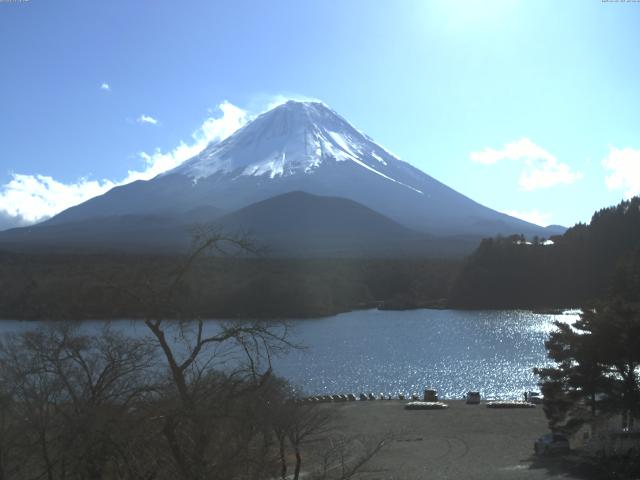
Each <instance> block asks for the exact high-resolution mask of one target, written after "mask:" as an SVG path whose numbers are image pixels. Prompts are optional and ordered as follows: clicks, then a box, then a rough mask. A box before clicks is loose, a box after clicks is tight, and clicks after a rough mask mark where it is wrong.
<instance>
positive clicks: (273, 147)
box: [165, 101, 422, 193]
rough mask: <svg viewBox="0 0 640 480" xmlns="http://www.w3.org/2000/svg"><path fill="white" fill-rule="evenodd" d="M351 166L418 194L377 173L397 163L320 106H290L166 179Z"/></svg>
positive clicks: (266, 116)
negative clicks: (328, 164)
mask: <svg viewBox="0 0 640 480" xmlns="http://www.w3.org/2000/svg"><path fill="white" fill-rule="evenodd" d="M332 161H333V162H353V163H355V164H356V165H359V166H361V167H362V168H365V169H366V170H368V171H370V172H372V173H374V174H376V175H379V176H381V177H382V178H386V179H387V180H389V181H392V182H396V183H398V184H400V185H403V186H405V187H407V188H410V189H412V190H414V191H416V192H418V193H422V192H421V191H420V190H418V189H417V188H415V187H413V186H411V185H407V184H405V183H403V182H401V181H399V180H397V179H394V178H392V177H390V176H389V175H387V174H385V173H383V172H382V171H381V170H382V169H384V167H387V166H388V163H389V162H390V161H391V162H394V161H395V162H398V161H400V160H399V159H398V158H396V157H394V156H393V155H391V154H390V153H389V152H387V151H386V150H385V149H384V148H382V147H380V146H379V145H377V144H376V143H375V142H373V141H372V140H371V139H370V138H369V137H367V136H366V135H363V134H362V133H360V132H359V131H358V130H356V129H355V128H354V127H352V126H351V125H350V124H349V123H348V122H347V121H346V120H344V119H343V118H342V117H341V116H340V115H338V114H337V113H336V112H334V111H333V110H331V109H329V107H327V106H326V105H325V104H324V103H321V102H297V101H289V102H287V103H285V104H283V105H280V106H279V107H276V108H275V109H274V110H271V111H268V112H266V113H263V114H262V115H260V116H259V117H258V118H256V119H255V120H254V121H253V122H251V123H249V124H247V125H245V126H244V127H243V128H241V129H240V130H238V131H237V132H236V133H235V134H233V135H232V136H231V137H230V138H228V139H227V140H225V141H224V142H221V143H217V144H212V145H209V146H208V147H207V148H205V149H204V151H202V152H201V153H200V154H199V155H197V156H196V157H194V158H193V159H191V160H189V161H187V162H185V163H184V164H182V165H180V166H179V167H177V168H175V169H174V170H172V171H170V172H167V173H166V174H165V175H170V174H174V173H177V174H182V175H186V176H188V177H190V178H192V179H193V180H194V181H196V182H197V181H198V180H199V179H201V178H207V177H210V176H211V175H214V174H216V173H223V174H231V173H234V174H236V175H247V176H263V175H266V176H267V177H268V178H275V177H278V176H279V177H283V176H291V175H297V174H307V175H312V174H314V172H315V171H316V170H317V169H318V168H319V167H320V166H321V165H322V164H323V163H325V162H332Z"/></svg>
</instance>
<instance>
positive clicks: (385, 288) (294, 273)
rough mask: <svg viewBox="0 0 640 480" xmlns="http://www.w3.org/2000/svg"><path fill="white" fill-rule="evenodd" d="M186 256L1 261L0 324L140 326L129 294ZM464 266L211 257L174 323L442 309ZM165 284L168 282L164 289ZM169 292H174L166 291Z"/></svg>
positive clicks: (198, 269)
mask: <svg viewBox="0 0 640 480" xmlns="http://www.w3.org/2000/svg"><path fill="white" fill-rule="evenodd" d="M183 261H184V257H180V256H136V255H27V254H13V253H12V254H9V253H5V254H2V253H0V318H14V319H56V318H58V319H60V318H62V319H81V318H141V317H143V315H144V313H145V312H147V310H145V308H146V306H145V305H142V304H141V303H140V302H139V301H138V300H137V299H136V296H135V295H131V292H138V293H142V292H144V293H145V295H147V292H148V291H149V287H153V288H152V290H154V291H157V292H160V291H162V290H163V282H165V281H166V279H167V278H169V277H170V276H171V273H172V272H174V271H175V270H176V268H178V266H180V265H181V262H183ZM458 265H459V263H458V261H456V260H431V259H424V258H417V259H413V258H407V259H397V260H393V259H304V260H303V259H273V258H220V257H209V258H203V259H201V260H200V261H199V263H198V264H197V265H195V266H194V267H193V268H192V269H191V270H190V271H189V272H188V274H187V276H186V277H185V279H184V281H183V282H182V283H181V285H180V289H179V291H178V292H177V294H176V298H175V299H174V303H173V304H172V305H168V304H166V303H163V302H160V301H159V302H156V303H155V304H154V306H153V308H154V309H161V312H158V313H162V315H164V316H167V317H189V316H200V317H204V318H207V317H209V318H214V317H218V318H221V317H308V316H322V315H332V314H335V313H338V312H342V311H347V310H352V309H357V308H366V307H373V306H379V305H381V304H389V305H390V306H391V307H394V308H407V307H416V306H427V305H432V304H434V303H441V302H442V299H443V298H445V297H446V296H447V293H448V290H449V287H450V285H451V282H452V281H453V278H454V277H455V275H456V274H457V270H458ZM163 279H164V280H163ZM164 287H166V285H164Z"/></svg>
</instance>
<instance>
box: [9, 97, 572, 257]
mask: <svg viewBox="0 0 640 480" xmlns="http://www.w3.org/2000/svg"><path fill="white" fill-rule="evenodd" d="M291 192H298V193H297V194H296V195H291ZM276 197H282V198H280V199H279V200H278V201H271V202H269V200H273V199H275V198H276ZM336 199H339V200H341V201H343V202H347V203H342V204H341V203H340V202H338V203H336ZM265 202H266V203H265ZM312 204H313V205H312ZM347 204H348V205H349V207H348V208H347V207H346V205H347ZM296 205H299V206H302V205H306V210H300V209H296ZM311 205H312V206H311ZM300 208H302V207H300ZM252 209H253V210H255V212H254V213H252ZM336 209H338V210H336ZM343 209H346V210H343ZM339 210H343V211H342V212H339ZM285 211H286V212H288V214H287V215H288V217H287V218H288V219H289V223H288V225H286V228H285V225H284V223H287V218H282V216H283V212H285ZM345 211H348V212H349V215H351V217H349V219H347V218H346V217H345V218H344V219H343V220H344V221H343V222H342V223H341V222H329V221H328V220H329V219H330V218H331V217H332V216H335V215H338V214H344V212H345ZM295 212H298V214H297V215H296V214H295ZM301 212H302V213H301ZM270 219H271V220H273V221H270ZM316 220H317V221H316ZM205 221H207V222H210V221H216V222H218V223H219V224H220V225H222V226H223V227H224V226H233V227H234V228H243V229H245V230H258V233H261V234H262V235H263V236H264V237H265V238H267V237H268V238H270V241H271V242H272V243H273V244H274V245H276V244H278V242H279V240H278V238H280V239H281V240H282V239H283V238H284V233H283V232H285V231H286V232H287V239H288V242H289V243H288V245H289V246H290V243H291V241H292V238H294V240H295V237H296V232H298V233H299V234H300V235H302V237H301V238H306V239H307V240H308V238H309V235H308V231H309V228H310V225H314V228H313V231H316V232H318V234H319V233H320V232H323V228H324V227H325V226H326V230H324V234H325V236H330V237H331V238H333V239H334V240H335V239H336V238H339V237H340V236H342V237H344V236H345V235H346V234H345V232H346V230H345V229H346V226H347V225H365V224H366V225H367V227H366V228H364V227H363V230H361V232H369V233H371V232H377V233H375V234H373V233H372V234H371V235H365V234H364V233H363V235H362V238H359V237H358V235H357V232H356V231H351V230H353V228H351V230H350V231H351V233H349V234H348V237H349V239H350V242H347V243H350V244H351V247H353V248H357V243H358V241H362V242H364V243H367V242H369V243H376V241H374V238H373V237H377V238H378V239H383V238H386V237H388V238H389V239H391V238H393V242H386V243H385V248H386V249H387V250H388V248H390V246H391V245H392V246H393V248H397V249H409V250H413V249H414V247H413V246H415V245H417V244H420V243H421V242H419V241H416V239H417V238H418V237H419V238H421V239H422V240H423V242H422V243H423V244H430V245H432V246H433V245H435V244H440V245H442V244H443V242H441V241H438V240H435V239H437V238H440V239H441V238H442V237H456V238H478V237H484V236H494V235H497V234H505V235H509V234H514V233H518V234H520V233H522V234H525V235H528V236H529V235H539V236H544V237H546V236H549V235H551V234H556V233H562V231H563V229H562V228H561V227H558V228H547V229H545V228H542V227H539V226H537V225H534V224H531V223H528V222H525V221H523V220H520V219H517V218H514V217H511V216H508V215H506V214H503V213H499V212H497V211H495V210H492V209H490V208H487V207H485V206H483V205H480V204H479V203H477V202H475V201H473V200H471V199H469V198H468V197H466V196H464V195H462V194H460V193H458V192H456V191H455V190H453V189H451V188H449V187H447V186H446V185H444V184H442V183H441V182H439V181H437V180H435V179H434V178H432V177H430V176H429V175H427V174H426V173H424V172H422V171H421V170H419V169H417V168H415V167H413V166H412V165H410V164H409V163H407V162H404V161H402V160H400V159H399V158H398V157H396V156H395V155H393V154H392V153H390V152H389V151H387V150H386V149H384V148H383V147H381V146H380V145H379V144H377V143H375V142H374V141H373V140H372V139H371V138H369V137H368V136H367V135H365V134H364V133H362V132H360V131H359V130H357V129H356V128H354V127H353V126H352V125H351V124H349V122H347V121H346V120H345V119H344V118H342V117H341V116H340V115H338V114H337V113H336V112H334V111H333V110H331V109H330V108H328V107H327V106H326V105H325V104H323V103H321V102H298V101H289V102H287V103H284V104H282V105H280V106H278V107H276V108H274V109H272V110H270V111H267V112H266V113H263V114H262V115H260V116H258V117H257V118H255V119H254V120H253V121H251V122H249V123H248V124H246V125H245V126H244V127H242V128H241V129H239V130H238V131H236V132H235V133H234V134H233V135H231V136H230V137H228V138H227V139H225V140H223V141H221V142H216V143H212V144H210V145H208V146H207V147H206V148H205V149H204V150H203V151H202V152H200V153H199V154H198V155H196V156H195V157H193V158H191V159H190V160H187V161H186V162H184V163H183V164H182V165H180V166H178V167H177V168H174V169H173V170H170V171H167V172H165V173H163V174H161V175H159V176H157V177H155V178H153V179H151V180H149V181H136V182H133V183H130V184H127V185H124V186H120V187H116V188H113V189H112V190H110V191H109V192H107V193H105V194H104V195H101V196H98V197H95V198H92V199H90V200H88V201H86V202H84V203H82V204H80V205H77V206H75V207H72V208H69V209H67V210H65V211H63V212H61V213H60V214H58V215H56V216H55V217H53V218H51V219H49V220H47V221H45V222H43V223H41V224H39V225H36V226H32V227H27V228H21V229H14V230H10V231H7V232H3V233H1V234H0V246H1V245H3V244H5V245H6V244H12V245H17V244H21V245H30V244H32V245H41V246H44V245H46V244H47V243H50V244H52V245H53V244H55V245H58V246H64V245H65V244H67V245H69V246H71V245H73V246H74V248H75V247H77V246H78V245H80V244H82V245H85V246H89V247H90V246H91V245H92V242H94V243H95V242H97V241H98V240H97V238H94V237H99V238H100V239H101V241H102V242H103V243H104V242H106V243H108V244H109V245H110V246H111V247H113V248H114V249H118V248H120V247H121V246H122V247H124V246H127V245H129V246H131V245H137V247H138V248H140V249H143V248H144V247H145V245H146V246H149V245H156V244H158V242H159V244H163V245H164V246H165V247H166V249H169V250H171V249H173V248H178V246H179V245H182V244H183V243H184V238H183V237H184V235H185V231H186V230H185V227H186V226H188V225H189V224H193V223H195V222H205ZM283 222H284V223H283ZM300 222H302V223H300ZM314 222H315V223H314ZM96 229H97V230H99V231H101V232H102V234H100V235H99V234H96V233H87V232H88V231H91V232H95V231H96ZM105 229H106V230H105ZM302 229H305V231H307V234H304V232H302ZM178 232H180V233H178ZM278 232H281V235H280V236H278ZM384 232H387V233H388V235H385V234H384ZM354 235H355V236H354ZM345 238H346V237H345ZM358 238H359V240H358ZM92 239H93V240H92ZM162 239H165V241H164V243H163V240H162ZM257 240H260V238H258V239H257ZM356 240H357V241H356ZM434 242H435V243H434ZM280 243H282V242H280ZM285 243H287V242H285ZM294 243H295V242H294ZM299 243H300V246H304V242H303V241H302V240H301V242H299ZM312 243H313V242H312ZM334 243H335V242H334ZM378 243H379V242H378ZM383 243H384V242H383ZM444 243H447V242H444ZM339 244H340V242H339V241H338V242H337V243H335V245H334V247H335V248H337V249H338V250H340V248H339ZM105 246H106V245H102V247H105ZM351 247H350V248H351ZM287 248H288V247H287ZM335 248H334V249H332V251H335ZM303 250H304V248H303Z"/></svg>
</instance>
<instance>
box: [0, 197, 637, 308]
mask: <svg viewBox="0 0 640 480" xmlns="http://www.w3.org/2000/svg"><path fill="white" fill-rule="evenodd" d="M184 260H185V257H184V256H179V255H173V256H172V255H146V256H145V255H133V254H120V255H118V254H102V255H97V254H95V255H89V254H77V255H72V254H25V253H9V252H4V253H3V252H0V265H1V268H0V318H14V319H48V318H50V319H81V318H140V317H142V316H143V314H144V313H143V312H144V311H145V308H146V306H145V303H144V302H141V301H140V299H141V298H149V297H150V296H153V295H154V292H157V291H160V290H161V289H162V287H163V285H165V284H166V282H168V281H169V279H170V278H172V275H173V274H174V272H175V271H176V269H178V268H180V266H181V265H182V263H183V262H184ZM633 275H635V276H636V277H637V276H639V275H640V197H635V198H633V199H631V200H628V201H624V202H622V203H620V204H619V205H617V206H614V207H610V208H606V209H603V210H601V211H599V212H597V213H595V214H594V216H593V218H592V220H591V222H590V224H588V225H585V224H578V225H576V226H574V227H572V228H570V229H569V230H567V232H566V233H565V234H564V235H561V236H553V237H551V239H539V238H533V239H526V238H525V237H523V236H522V235H513V236H510V237H497V238H492V239H485V240H483V241H482V242H481V243H480V245H479V246H478V248H477V249H476V250H475V251H474V252H473V253H472V254H471V255H470V256H469V257H468V258H467V259H455V258H440V259H434V258H418V257H416V258H406V257H405V258H396V259H392V258H370V259H367V258H352V259H349V258H334V259H331V258H329V259H327V258H314V259H302V258H275V257H269V256H264V255H262V256H261V255H255V256H233V255H232V256H226V257H225V256H219V255H218V256H206V257H202V258H200V259H199V260H198V262H197V264H195V265H193V266H192V268H190V269H189V273H188V275H187V277H186V278H184V281H183V282H182V284H181V289H180V294H179V295H178V296H176V297H175V298H174V299H173V302H174V303H173V304H171V305H168V304H162V307H159V308H162V309H163V311H162V314H163V315H165V316H166V317H170V318H178V317H202V318H206V317H219V318H232V317H238V318H240V317H254V318H258V317H272V318H273V317H294V318H295V317H310V316H323V315H332V314H335V313H339V312H344V311H349V310H353V309H359V308H373V307H377V308H384V309H406V308H420V307H450V308H534V309H541V308H561V307H572V306H581V305H584V304H585V302H588V301H591V300H594V299H597V298H602V297H604V296H606V295H607V293H608V292H609V290H610V289H611V288H612V287H613V286H614V285H615V286H616V288H617V289H618V290H620V289H624V288H633V287H631V286H630V285H631V284H630V282H629V281H628V278H631V277H633ZM622 278H625V279H627V280H624V281H623V280H621V279H622Z"/></svg>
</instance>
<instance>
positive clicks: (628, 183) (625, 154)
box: [602, 147, 640, 198]
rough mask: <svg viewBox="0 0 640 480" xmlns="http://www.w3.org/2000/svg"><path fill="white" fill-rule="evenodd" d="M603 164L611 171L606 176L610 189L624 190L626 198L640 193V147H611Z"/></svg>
mask: <svg viewBox="0 0 640 480" xmlns="http://www.w3.org/2000/svg"><path fill="white" fill-rule="evenodd" d="M602 166H603V167H604V168H605V170H607V171H608V172H610V174H609V175H607V177H606V178H605V183H606V185H607V188H608V189H609V190H624V196H625V198H631V197H633V196H634V195H640V149H634V148H628V147H627V148H615V147H609V154H608V155H607V156H606V157H605V158H604V159H603V160H602Z"/></svg>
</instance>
